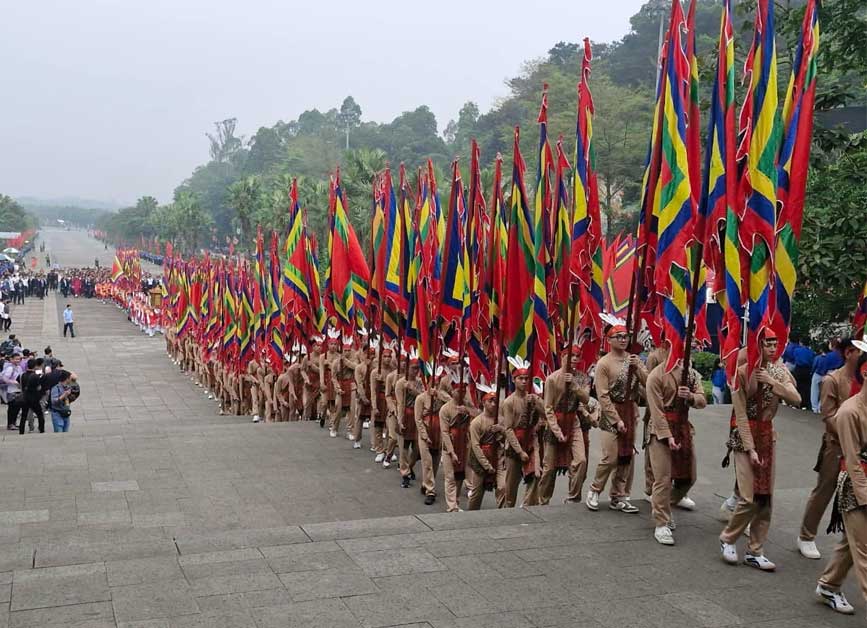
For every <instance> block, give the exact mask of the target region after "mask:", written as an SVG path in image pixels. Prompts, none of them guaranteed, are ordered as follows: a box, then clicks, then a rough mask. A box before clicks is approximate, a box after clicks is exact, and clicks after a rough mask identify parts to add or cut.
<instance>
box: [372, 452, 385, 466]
mask: <svg viewBox="0 0 867 628" xmlns="http://www.w3.org/2000/svg"><path fill="white" fill-rule="evenodd" d="M383 460H385V454H384V453H383V454H376V458H374V459H373V461H374V462H375V463H377V464H379V463H380V462H382V461H383Z"/></svg>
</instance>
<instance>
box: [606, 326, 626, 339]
mask: <svg viewBox="0 0 867 628" xmlns="http://www.w3.org/2000/svg"><path fill="white" fill-rule="evenodd" d="M626 332H627V330H626V327H625V326H624V325H613V326H612V327H611V329H609V330H608V334H607V335H608V337H609V338H611V337H612V336H616V335H617V334H625V333H626Z"/></svg>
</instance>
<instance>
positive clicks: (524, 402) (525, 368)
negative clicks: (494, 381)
mask: <svg viewBox="0 0 867 628" xmlns="http://www.w3.org/2000/svg"><path fill="white" fill-rule="evenodd" d="M509 362H510V363H511V364H512V366H513V367H514V370H513V371H512V379H513V380H514V382H515V392H513V393H512V394H511V395H509V396H508V397H506V399H505V400H504V401H503V403H502V405H501V406H500V410H501V411H502V413H503V419H502V421H503V422H502V425H503V429H504V430H505V438H506V445H505V448H504V452H505V455H504V456H502V457H501V459H500V469H499V478H498V480H497V483H498V484H499V485H500V488H501V491H500V495H499V497H498V499H497V506H498V507H499V508H514V507H515V504H516V503H517V501H518V486H519V485H520V483H521V480H524V481H525V482H526V483H527V489H526V491H525V497H526V496H527V495H530V494H531V492H532V491H533V488H534V484H535V482H537V481H538V478H539V476H540V475H541V471H542V467H541V463H540V460H539V440H538V439H539V436H538V431H537V428H538V425H539V421H540V420H544V416H545V405H544V404H543V403H542V400H541V399H540V398H539V396H538V395H536V394H531V393H530V392H529V391H530V371H529V367H530V365H529V364H528V363H526V362H521V361H519V360H516V359H515V358H512V357H510V358H509Z"/></svg>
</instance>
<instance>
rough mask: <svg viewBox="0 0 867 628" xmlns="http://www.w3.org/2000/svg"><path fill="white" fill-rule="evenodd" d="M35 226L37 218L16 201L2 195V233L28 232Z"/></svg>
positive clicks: (0, 213) (0, 200) (0, 225)
mask: <svg viewBox="0 0 867 628" xmlns="http://www.w3.org/2000/svg"><path fill="white" fill-rule="evenodd" d="M35 226H36V220H35V218H34V217H33V216H32V215H30V214H28V213H27V212H26V211H24V208H23V207H21V205H19V204H18V202H17V201H16V200H15V199H13V198H12V197H11V196H6V195H5V194H0V231H26V230H27V229H30V228H31V227H35Z"/></svg>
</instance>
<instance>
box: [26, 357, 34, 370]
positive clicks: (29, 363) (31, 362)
mask: <svg viewBox="0 0 867 628" xmlns="http://www.w3.org/2000/svg"><path fill="white" fill-rule="evenodd" d="M35 368H36V359H35V358H30V359H29V360H27V370H28V371H31V370H33V369H35Z"/></svg>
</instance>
